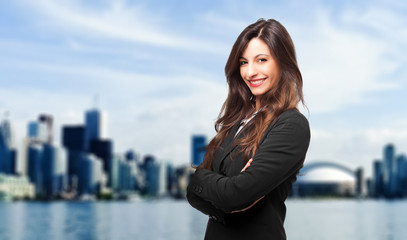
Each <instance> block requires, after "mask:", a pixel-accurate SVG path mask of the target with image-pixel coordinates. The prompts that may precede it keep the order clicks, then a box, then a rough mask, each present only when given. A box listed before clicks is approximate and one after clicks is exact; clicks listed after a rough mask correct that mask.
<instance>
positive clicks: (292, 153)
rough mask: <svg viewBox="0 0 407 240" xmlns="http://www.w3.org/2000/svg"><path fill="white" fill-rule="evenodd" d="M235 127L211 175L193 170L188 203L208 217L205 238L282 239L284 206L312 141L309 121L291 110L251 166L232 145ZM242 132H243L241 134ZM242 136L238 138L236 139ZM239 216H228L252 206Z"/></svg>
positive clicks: (263, 142)
mask: <svg viewBox="0 0 407 240" xmlns="http://www.w3.org/2000/svg"><path fill="white" fill-rule="evenodd" d="M238 127H239V125H236V126H234V127H233V128H232V129H231V131H230V133H229V135H228V136H227V137H226V138H225V140H224V141H223V143H222V144H221V147H220V148H219V149H218V150H217V151H216V152H215V154H214V159H213V171H209V170H206V169H201V170H197V171H196V172H195V173H194V174H192V175H191V178H190V183H189V185H188V188H187V199H188V201H189V203H190V204H191V205H192V206H193V207H194V208H196V209H198V210H199V211H201V212H203V213H204V214H207V215H209V221H208V225H207V228H206V233H205V239H208V240H209V239H222V240H227V239H233V240H238V239H250V240H255V239H262V240H264V239H273V240H279V239H286V235H285V231H284V226H283V225H284V219H285V214H286V207H285V204H284V201H285V199H286V198H287V195H288V193H289V192H290V190H291V186H292V183H293V182H295V180H296V175H297V173H298V172H299V170H300V168H301V167H302V165H303V162H304V159H305V155H306V152H307V149H308V145H309V141H310V129H309V125H308V121H307V119H306V118H305V117H304V116H303V115H302V114H301V113H300V112H299V111H298V110H297V109H295V108H294V109H290V110H287V111H285V112H283V113H282V114H280V116H278V118H277V119H276V121H274V123H272V124H270V125H269V126H268V128H267V130H266V132H265V134H264V136H263V137H262V140H261V141H260V145H259V147H258V150H257V151H256V154H255V155H254V157H253V162H252V163H251V165H250V166H249V167H248V168H247V169H246V170H245V171H243V172H240V171H241V170H242V168H243V167H244V166H245V162H244V160H243V155H242V154H234V153H236V152H237V151H236V150H237V149H236V147H233V146H232V142H233V138H234V136H235V133H236V131H237V129H238ZM242 131H244V128H243V129H242ZM242 134H244V132H241V133H239V135H238V136H237V137H239V136H241V135H242ZM262 196H265V197H264V198H263V199H262V200H260V201H259V202H258V203H256V204H255V205H254V206H253V207H251V208H249V209H248V210H246V211H243V212H239V213H231V212H232V211H233V210H240V209H244V208H246V207H248V206H250V205H251V204H252V203H253V202H255V201H256V200H257V199H259V198H261V197H262Z"/></svg>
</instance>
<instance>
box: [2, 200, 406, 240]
mask: <svg viewBox="0 0 407 240" xmlns="http://www.w3.org/2000/svg"><path fill="white" fill-rule="evenodd" d="M286 203H287V209H288V210H287V218H286V231H287V237H288V239H289V240H319V239H321V240H326V239H332V240H343V239H346V240H353V239H355V240H361V239H369V240H405V239H407V218H406V214H407V201H392V202H388V201H373V200H365V201H357V200H288V201H287V202H286ZM0 214H1V215H0V239H1V240H3V239H7V240H20V239H23V240H35V239H38V240H44V239H53V240H65V239H72V240H73V239H75V240H77V239H86V240H88V239H89V240H92V239H102V240H103V239H114V240H121V239H123V240H127V239H137V240H139V239H153V240H160V239H165V240H183V239H185V240H194V239H203V235H204V232H205V226H206V223H207V217H206V216H205V215H203V214H201V213H199V212H198V211H196V210H195V209H193V208H192V207H190V206H189V205H188V203H187V202H186V201H175V200H160V201H158V200H157V201H138V202H96V203H89V202H52V203H42V202H15V203H0Z"/></svg>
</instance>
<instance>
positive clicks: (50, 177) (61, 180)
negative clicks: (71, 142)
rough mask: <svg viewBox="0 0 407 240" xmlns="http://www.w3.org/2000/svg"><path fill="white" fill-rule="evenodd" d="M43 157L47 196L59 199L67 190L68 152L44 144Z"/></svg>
mask: <svg viewBox="0 0 407 240" xmlns="http://www.w3.org/2000/svg"><path fill="white" fill-rule="evenodd" d="M42 157H43V159H42V172H43V179H44V182H43V183H44V191H45V196H46V197H47V198H54V197H59V196H61V195H62V193H63V191H65V190H66V189H67V177H68V164H67V158H68V155H67V152H66V150H65V149H64V148H60V147H56V146H52V145H49V144H44V150H43V156H42Z"/></svg>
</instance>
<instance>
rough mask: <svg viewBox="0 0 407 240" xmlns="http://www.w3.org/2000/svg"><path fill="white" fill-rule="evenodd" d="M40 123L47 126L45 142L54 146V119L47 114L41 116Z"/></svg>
mask: <svg viewBox="0 0 407 240" xmlns="http://www.w3.org/2000/svg"><path fill="white" fill-rule="evenodd" d="M38 121H39V122H40V123H44V124H45V126H46V134H45V141H46V142H47V143H48V144H51V145H52V142H53V117H52V116H51V115H47V114H41V115H40V116H39V117H38Z"/></svg>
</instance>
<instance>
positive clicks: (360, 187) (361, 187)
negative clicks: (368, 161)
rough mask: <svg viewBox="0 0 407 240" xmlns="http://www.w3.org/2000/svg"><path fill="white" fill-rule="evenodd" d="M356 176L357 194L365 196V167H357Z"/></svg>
mask: <svg viewBox="0 0 407 240" xmlns="http://www.w3.org/2000/svg"><path fill="white" fill-rule="evenodd" d="M355 176H356V188H355V189H356V196H357V197H365V196H366V186H365V176H364V171H363V168H361V167H360V168H357V169H356V172H355Z"/></svg>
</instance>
